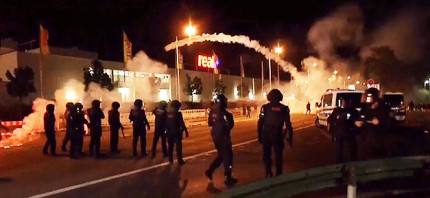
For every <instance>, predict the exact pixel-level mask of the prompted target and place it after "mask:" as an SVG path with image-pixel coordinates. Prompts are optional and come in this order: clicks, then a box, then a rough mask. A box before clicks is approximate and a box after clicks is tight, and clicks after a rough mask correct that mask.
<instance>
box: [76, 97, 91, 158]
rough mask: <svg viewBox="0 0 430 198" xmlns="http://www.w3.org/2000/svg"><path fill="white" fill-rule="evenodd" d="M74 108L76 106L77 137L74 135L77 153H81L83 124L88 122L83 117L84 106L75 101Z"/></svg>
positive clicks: (83, 134) (83, 133)
mask: <svg viewBox="0 0 430 198" xmlns="http://www.w3.org/2000/svg"><path fill="white" fill-rule="evenodd" d="M75 106H76V108H77V120H76V121H77V130H78V131H77V134H76V135H77V137H76V141H77V142H76V144H77V145H76V147H77V148H76V149H77V153H78V154H79V155H83V153H84V152H83V145H84V136H85V126H84V125H85V124H86V125H87V126H89V124H90V123H89V122H88V120H87V119H85V112H84V110H83V109H84V106H83V105H82V103H79V102H78V103H76V104H75Z"/></svg>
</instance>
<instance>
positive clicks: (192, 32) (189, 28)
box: [185, 20, 196, 38]
mask: <svg viewBox="0 0 430 198" xmlns="http://www.w3.org/2000/svg"><path fill="white" fill-rule="evenodd" d="M185 34H187V35H188V36H189V38H191V36H193V35H195V34H196V28H195V27H194V26H192V25H191V20H190V22H189V23H188V26H187V27H186V28H185Z"/></svg>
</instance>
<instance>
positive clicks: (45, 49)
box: [39, 25, 49, 54]
mask: <svg viewBox="0 0 430 198" xmlns="http://www.w3.org/2000/svg"><path fill="white" fill-rule="evenodd" d="M39 30H40V33H39V34H40V53H41V54H49V46H48V39H49V33H48V30H47V29H44V28H43V27H42V25H39Z"/></svg>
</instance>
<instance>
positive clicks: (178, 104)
mask: <svg viewBox="0 0 430 198" xmlns="http://www.w3.org/2000/svg"><path fill="white" fill-rule="evenodd" d="M170 105H172V107H173V108H175V109H180V108H181V102H179V101H178V100H173V101H172V103H171V104H170Z"/></svg>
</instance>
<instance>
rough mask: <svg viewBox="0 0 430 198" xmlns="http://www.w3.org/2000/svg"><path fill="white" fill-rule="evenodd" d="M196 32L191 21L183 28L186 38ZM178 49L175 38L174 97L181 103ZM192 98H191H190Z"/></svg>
mask: <svg viewBox="0 0 430 198" xmlns="http://www.w3.org/2000/svg"><path fill="white" fill-rule="evenodd" d="M196 32H197V30H196V28H195V27H194V26H192V25H191V19H190V21H189V23H188V26H187V27H186V28H185V34H186V35H188V38H191V36H193V35H195V34H196ZM178 66H179V49H178V37H176V68H175V69H176V70H177V71H176V83H177V84H176V96H177V99H178V100H179V101H181V80H180V78H181V77H180V73H179V72H180V71H179V70H180V69H179V67H178ZM191 97H193V96H191Z"/></svg>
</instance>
